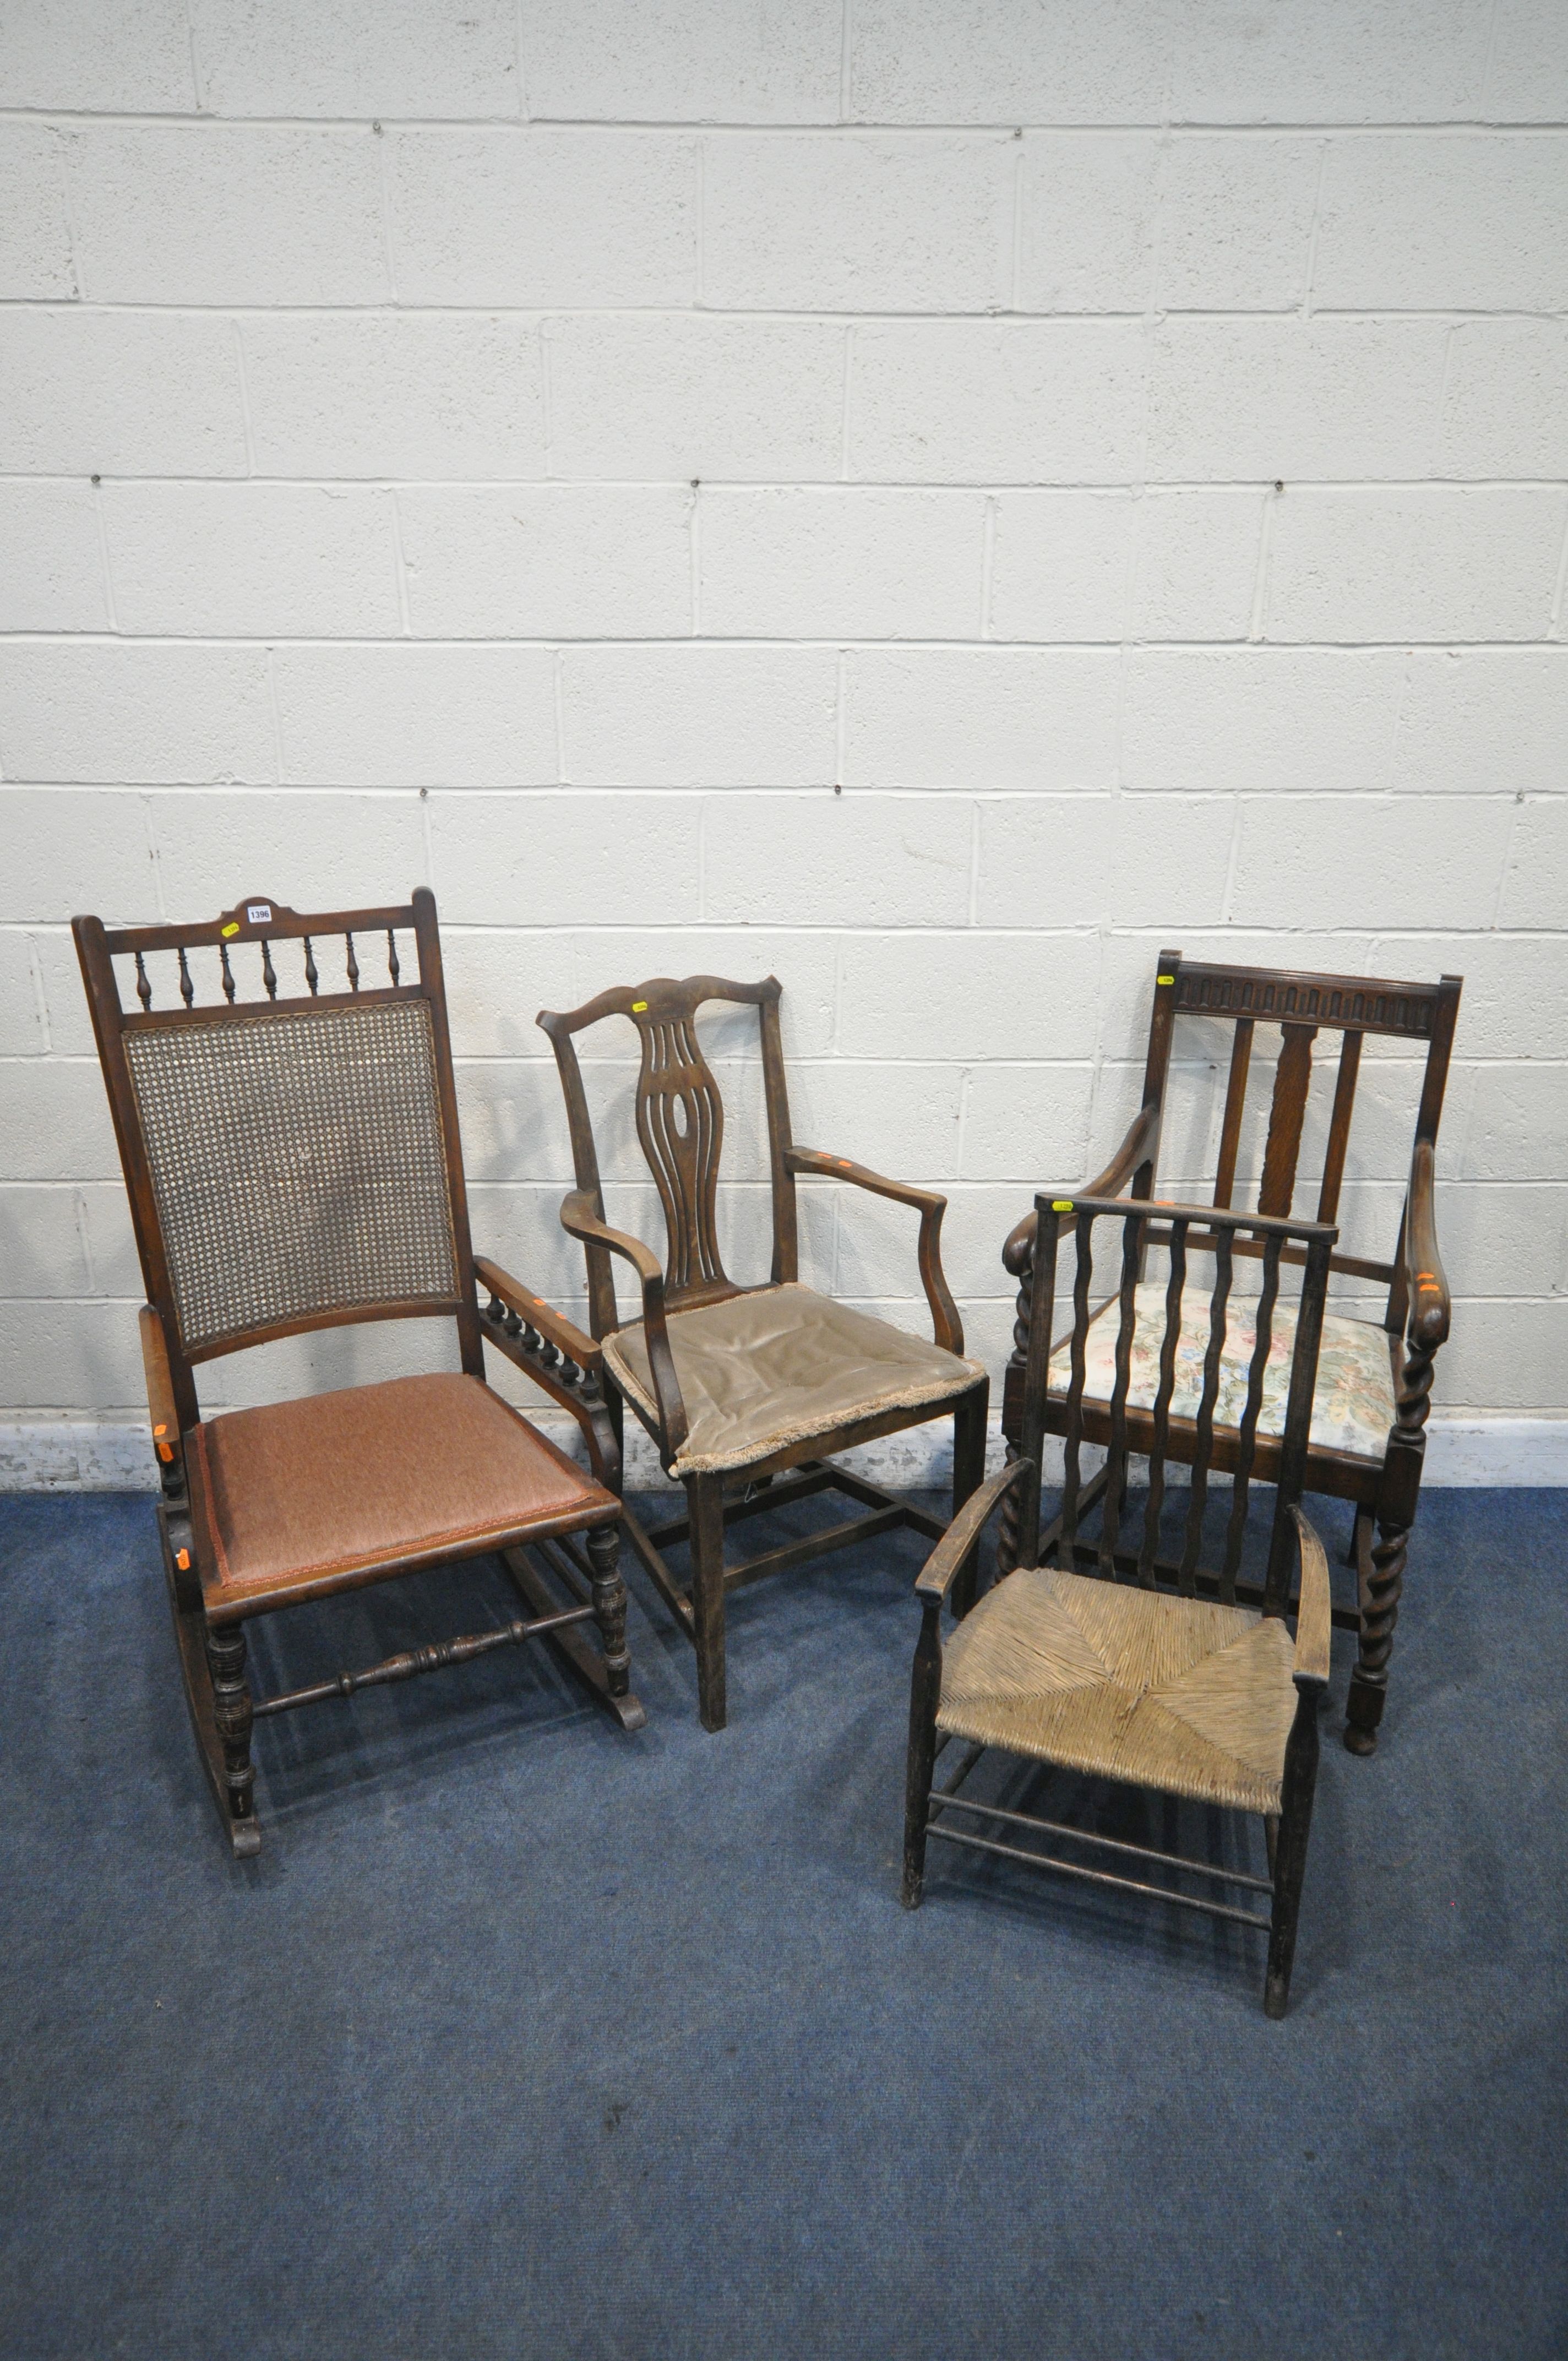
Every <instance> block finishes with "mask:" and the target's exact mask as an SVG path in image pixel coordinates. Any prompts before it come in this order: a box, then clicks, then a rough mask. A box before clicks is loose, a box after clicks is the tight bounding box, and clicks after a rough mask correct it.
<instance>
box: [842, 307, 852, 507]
mask: <svg viewBox="0 0 1568 2361" xmlns="http://www.w3.org/2000/svg"><path fill="white" fill-rule="evenodd" d="M854 383H855V324H854V322H853V321H852V320H851V321H850V323H849V324H847V326H846V327H845V330H844V408H843V414H842V416H841V418H840V420H839V480H840V482H842V483H848V481H849V480H850V435H851V429H852V425H853V421H854V409H853V396H854Z"/></svg>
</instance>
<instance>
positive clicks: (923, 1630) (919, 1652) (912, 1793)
mask: <svg viewBox="0 0 1568 2361" xmlns="http://www.w3.org/2000/svg"><path fill="white" fill-rule="evenodd" d="M941 1621H942V1609H941V1602H940V1600H939V1599H935V1598H932V1599H928V1600H927V1603H926V1607H925V1610H924V1613H923V1616H922V1620H921V1624H920V1638H919V1642H918V1643H917V1645H916V1650H915V1671H914V1675H913V1676H912V1678H911V1680H910V1684H909V1761H908V1767H907V1769H906V1771H905V1784H904V1893H903V1897H902V1898H903V1902H904V1906H905V1909H906V1910H917V1909H918V1908H919V1906H920V1897H921V1895H922V1894H923V1893H924V1892H925V1889H926V1829H927V1822H928V1820H929V1817H930V1810H931V1779H932V1775H933V1773H934V1772H935V1770H936V1767H937V1708H938V1705H939V1704H940V1703H941V1700H942V1631H941Z"/></svg>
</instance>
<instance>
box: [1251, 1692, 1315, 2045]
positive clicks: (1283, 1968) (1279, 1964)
mask: <svg viewBox="0 0 1568 2361" xmlns="http://www.w3.org/2000/svg"><path fill="white" fill-rule="evenodd" d="M1320 1699H1321V1689H1319V1688H1318V1687H1317V1686H1311V1687H1307V1686H1302V1687H1300V1688H1299V1694H1298V1696H1297V1699H1296V1718H1295V1719H1294V1721H1293V1722H1292V1723H1291V1725H1290V1736H1289V1738H1288V1741H1287V1742H1286V1748H1285V1778H1284V1782H1283V1785H1282V1787H1281V1791H1280V1798H1279V1820H1278V1826H1277V1829H1276V1832H1275V1839H1274V1843H1273V1845H1272V1846H1271V1847H1270V1853H1271V1860H1270V1863H1269V1866H1270V1871H1271V1873H1272V1875H1273V1879H1274V1908H1273V1911H1272V1913H1271V1917H1272V1920H1273V1924H1272V1926H1271V1927H1270V1930H1269V1937H1268V1971H1267V1975H1266V1980H1265V1983H1264V1988H1263V2006H1264V2013H1265V2015H1268V2016H1283V2015H1284V2014H1285V2004H1286V2003H1287V2001H1288V1999H1289V1997H1290V1970H1291V1968H1292V1966H1293V1965H1294V1963H1295V1959H1296V1926H1297V1921H1298V1919H1299V1916H1300V1909H1301V1881H1302V1878H1303V1877H1304V1876H1305V1874H1306V1869H1307V1838H1308V1836H1309V1834H1310V1830H1311V1826H1312V1796H1313V1794H1314V1792H1315V1790H1316V1787H1317V1780H1318V1706H1319V1702H1320Z"/></svg>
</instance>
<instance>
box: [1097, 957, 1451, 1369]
mask: <svg viewBox="0 0 1568 2361" xmlns="http://www.w3.org/2000/svg"><path fill="white" fill-rule="evenodd" d="M1462 981H1463V979H1462V978H1460V977H1458V976H1451V975H1445V976H1443V977H1442V978H1440V980H1439V981H1438V982H1437V983H1401V982H1397V981H1393V980H1390V979H1387V978H1382V977H1376V976H1340V975H1315V974H1308V973H1296V972H1290V971H1287V970H1283V969H1271V968H1250V967H1221V966H1214V965H1210V964H1207V963H1205V962H1202V961H1189V960H1185V959H1183V958H1182V956H1181V954H1180V952H1179V951H1162V952H1161V953H1160V955H1159V965H1158V969H1157V974H1156V979H1155V1005H1154V1013H1153V1016H1152V1018H1151V1021H1150V1027H1149V1049H1148V1061H1147V1068H1146V1081H1145V1091H1144V1097H1145V1104H1150V1103H1151V1101H1152V1103H1154V1104H1157V1105H1158V1104H1160V1103H1161V1102H1162V1101H1163V1097H1164V1092H1165V1085H1166V1081H1167V1077H1168V1071H1169V1064H1170V1057H1171V1050H1172V1046H1173V1039H1174V1038H1175V1022H1176V1019H1178V1018H1179V1017H1186V1016H1201V1017H1208V1018H1211V1019H1213V1018H1218V1019H1220V1020H1222V1021H1223V1022H1228V1023H1230V1024H1231V1025H1232V1026H1233V1027H1234V1037H1233V1039H1232V1044H1231V1056H1230V1065H1229V1071H1228V1075H1227V1079H1226V1087H1225V1104H1224V1113H1223V1118H1222V1122H1221V1128H1220V1147H1219V1157H1218V1161H1217V1164H1216V1168H1215V1175H1214V1203H1215V1205H1216V1206H1219V1207H1229V1206H1232V1205H1234V1202H1235V1197H1236V1186H1237V1178H1236V1176H1237V1166H1238V1160H1239V1157H1240V1150H1241V1145H1242V1139H1243V1134H1244V1119H1245V1113H1246V1107H1247V1098H1248V1084H1249V1082H1250V1081H1251V1080H1252V1079H1253V1051H1254V1049H1255V1035H1256V1028H1257V1027H1258V1026H1259V1025H1266V1026H1271V1027H1272V1026H1277V1027H1279V1037H1280V1048H1279V1056H1278V1060H1277V1064H1276V1066H1275V1070H1274V1088H1273V1093H1272V1097H1271V1100H1270V1104H1269V1114H1268V1133H1267V1139H1266V1145H1265V1148H1264V1154H1263V1169H1262V1173H1261V1176H1260V1179H1259V1183H1258V1191H1257V1210H1258V1212H1259V1213H1263V1214H1266V1215H1267V1216H1269V1217H1270V1218H1272V1219H1278V1220H1283V1219H1288V1217H1289V1216H1290V1215H1291V1214H1292V1213H1293V1211H1294V1209H1295V1201H1296V1191H1297V1180H1298V1167H1299V1162H1300V1156H1301V1141H1302V1134H1303V1129H1304V1126H1305V1122H1306V1115H1307V1103H1308V1095H1309V1093H1310V1090H1311V1087H1312V1084H1313V1080H1314V1073H1315V1071H1316V1069H1318V1068H1321V1065H1322V1064H1323V1062H1324V1060H1325V1057H1332V1046H1333V1045H1332V1035H1334V1034H1336V1033H1337V1034H1338V1035H1339V1037H1340V1038H1339V1054H1338V1058H1337V1060H1336V1061H1335V1064H1334V1080H1333V1098H1332V1110H1331V1112H1330V1115H1329V1128H1328V1136H1327V1139H1326V1142H1325V1144H1324V1150H1323V1167H1322V1173H1321V1179H1320V1180H1319V1184H1318V1191H1317V1202H1316V1206H1315V1208H1314V1217H1315V1219H1316V1221H1318V1222H1319V1223H1333V1222H1335V1221H1337V1219H1338V1215H1339V1205H1340V1192H1341V1190H1342V1187H1343V1181H1344V1173H1345V1158H1346V1151H1347V1149H1348V1147H1349V1142H1350V1129H1351V1120H1352V1116H1353V1115H1354V1106H1355V1093H1356V1084H1357V1081H1358V1079H1359V1076H1360V1071H1361V1051H1362V1043H1363V1042H1364V1040H1365V1038H1366V1036H1367V1035H1368V1034H1376V1035H1381V1036H1384V1037H1386V1038H1391V1039H1395V1040H1406V1041H1411V1042H1416V1043H1419V1044H1423V1045H1424V1046H1425V1049H1426V1052H1427V1056H1426V1068H1425V1072H1424V1074H1423V1077H1422V1085H1421V1095H1420V1110H1419V1113H1418V1115H1417V1122H1416V1137H1418V1138H1425V1139H1428V1140H1433V1141H1434V1140H1435V1139H1436V1137H1437V1127H1438V1122H1439V1119H1440V1117H1441V1115H1442V1100H1443V1093H1444V1090H1445V1087H1446V1084H1447V1079H1448V1061H1449V1054H1450V1049H1451V1046H1452V1043H1453V1024H1454V1017H1455V1015H1456V1012H1457V1009H1458V1005H1459V994H1460V989H1461V984H1462ZM1324 1037H1331V1038H1327V1039H1325V1038H1324ZM1154 1186H1155V1165H1154V1160H1153V1159H1152V1158H1151V1159H1150V1160H1149V1161H1148V1162H1147V1163H1146V1164H1145V1165H1143V1166H1142V1167H1141V1168H1140V1170H1139V1172H1138V1174H1137V1176H1136V1178H1135V1180H1134V1183H1133V1193H1134V1195H1135V1196H1140V1197H1143V1196H1150V1195H1152V1194H1153V1191H1154ZM1197 1243H1199V1242H1198V1241H1196V1240H1195V1241H1194V1244H1197ZM1260 1250H1261V1249H1260V1248H1259V1246H1258V1245H1257V1242H1256V1241H1255V1240H1253V1239H1247V1238H1238V1239H1237V1240H1236V1241H1235V1243H1234V1251H1235V1252H1236V1253H1238V1254H1241V1255H1243V1256H1247V1257H1251V1256H1255V1255H1256V1254H1257V1253H1258V1252H1259V1251H1260ZM1298 1258H1299V1248H1297V1247H1291V1248H1288V1250H1287V1252H1286V1255H1285V1259H1286V1261H1287V1262H1293V1261H1295V1260H1297V1259H1298ZM1398 1259H1399V1257H1398V1251H1396V1253H1395V1256H1394V1258H1393V1260H1392V1261H1388V1262H1384V1261H1367V1260H1365V1259H1362V1258H1360V1257H1355V1256H1352V1255H1335V1257H1333V1260H1332V1268H1333V1269H1334V1270H1336V1271H1341V1272H1344V1273H1347V1274H1349V1275H1351V1276H1353V1277H1355V1278H1360V1279H1374V1280H1376V1281H1379V1282H1382V1283H1384V1284H1387V1285H1391V1286H1392V1288H1393V1290H1394V1292H1395V1296H1398V1294H1399V1291H1400V1288H1401V1284H1402V1282H1401V1280H1400V1278H1399V1275H1398ZM1403 1309H1404V1307H1403V1304H1402V1301H1399V1302H1394V1301H1392V1300H1391V1307H1390V1320H1391V1322H1392V1323H1393V1324H1396V1325H1397V1324H1398V1320H1399V1319H1400V1318H1402V1316H1403Z"/></svg>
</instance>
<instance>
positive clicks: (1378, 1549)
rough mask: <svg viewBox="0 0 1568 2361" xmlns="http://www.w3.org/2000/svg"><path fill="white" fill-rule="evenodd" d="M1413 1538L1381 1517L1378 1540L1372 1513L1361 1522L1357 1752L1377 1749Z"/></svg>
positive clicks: (1351, 1722) (1353, 1706)
mask: <svg viewBox="0 0 1568 2361" xmlns="http://www.w3.org/2000/svg"><path fill="white" fill-rule="evenodd" d="M1409 1538H1410V1529H1409V1525H1396V1524H1390V1523H1389V1522H1388V1521H1387V1520H1386V1519H1383V1518H1379V1520H1378V1523H1377V1540H1376V1543H1373V1542H1372V1525H1371V1520H1370V1518H1368V1520H1367V1521H1366V1524H1365V1528H1364V1527H1363V1526H1362V1524H1361V1522H1360V1521H1359V1520H1358V1521H1357V1524H1356V1541H1357V1544H1358V1548H1357V1565H1356V1587H1357V1590H1358V1592H1359V1595H1360V1606H1361V1645H1360V1650H1359V1653H1358V1654H1357V1658H1356V1663H1355V1668H1354V1671H1353V1672H1352V1674H1351V1676H1350V1696H1349V1697H1348V1699H1347V1701H1346V1705H1345V1731H1344V1742H1345V1745H1346V1747H1347V1748H1348V1749H1349V1751H1350V1752H1351V1753H1352V1754H1371V1753H1373V1752H1375V1751H1376V1745H1377V1725H1378V1723H1379V1722H1380V1721H1381V1720H1382V1719H1383V1708H1384V1706H1385V1704H1386V1703H1387V1696H1388V1659H1389V1657H1390V1656H1391V1655H1392V1654H1393V1653H1394V1626H1395V1624H1396V1623H1397V1622H1398V1620H1399V1594H1400V1592H1401V1590H1402V1589H1403V1587H1404V1579H1405V1559H1406V1555H1407V1551H1408V1545H1409Z"/></svg>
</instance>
